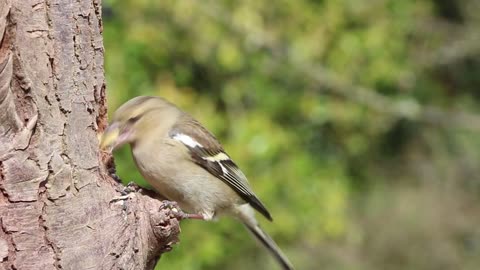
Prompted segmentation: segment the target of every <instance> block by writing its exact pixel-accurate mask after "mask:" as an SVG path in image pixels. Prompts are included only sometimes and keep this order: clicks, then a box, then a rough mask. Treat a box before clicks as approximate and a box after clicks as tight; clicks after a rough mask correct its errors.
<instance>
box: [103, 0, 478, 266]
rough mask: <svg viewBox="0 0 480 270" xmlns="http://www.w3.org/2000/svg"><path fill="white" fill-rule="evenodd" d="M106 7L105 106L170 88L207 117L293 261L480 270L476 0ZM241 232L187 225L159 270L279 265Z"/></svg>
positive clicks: (139, 1) (225, 0)
mask: <svg viewBox="0 0 480 270" xmlns="http://www.w3.org/2000/svg"><path fill="white" fill-rule="evenodd" d="M104 6H105V8H104V19H105V20H104V39H105V48H106V72H107V82H108V103H109V110H110V113H112V112H113V111H114V110H115V108H117V107H118V106H120V105H121V104H122V103H123V102H125V101H126V100H128V99H130V98H132V97H134V96H137V95H160V96H164V97H166V98H167V99H169V100H170V101H172V102H174V103H176V104H177V105H179V106H180V107H182V108H184V109H185V110H186V111H188V112H190V113H191V114H192V115H194V116H195V117H196V118H197V119H199V120H200V121H201V122H202V123H204V124H205V125H206V126H207V127H208V128H209V129H210V130H212V131H213V132H214V133H215V134H216V135H217V136H218V137H219V139H220V140H221V141H222V142H223V143H224V146H225V148H226V149H227V151H228V152H229V153H230V155H231V156H232V157H233V158H234V159H235V160H236V162H237V163H238V164H239V166H240V167H241V168H242V169H243V171H244V172H245V173H246V175H247V176H249V179H250V181H251V183H252V185H253V188H254V190H255V191H256V193H257V194H258V195H259V196H260V198H262V200H263V201H264V202H265V203H266V205H267V206H268V208H269V209H270V211H271V212H272V214H273V217H274V220H275V222H274V223H267V222H262V223H263V225H264V227H265V229H266V230H267V231H268V232H269V233H271V234H272V237H273V238H274V239H276V241H277V242H278V244H279V245H280V246H281V247H282V248H283V249H284V251H285V252H286V253H287V254H288V255H289V257H290V258H291V260H292V261H293V262H294V264H295V265H296V266H297V269H356V270H358V269H432V270H433V269H435V270H439V269H479V268H480V259H479V258H480V227H478V226H477V225H478V224H479V221H480V220H479V218H480V204H479V201H480V200H479V188H480V185H479V184H480V182H479V175H480V167H479V165H478V164H479V163H478V161H479V158H480V140H479V139H478V138H479V134H478V132H479V131H480V115H478V114H477V113H478V111H479V108H480V106H479V105H480V92H479V86H480V57H479V56H480V31H478V29H480V2H479V1H476V0H462V1H460V0H456V1H455V0H452V1H448V0H421V1H414V0H404V1H395V0H370V1H365V0H342V1H332V0H318V1H313V0H299V1H286V0H281V1H275V2H272V1H253V0H245V1H230V0H222V1H194V0H178V1H171V0H122V1H118V0H105V3H104ZM159 154H161V153H159ZM115 157H116V162H117V169H118V174H119V175H120V177H121V178H122V179H123V180H124V181H125V182H129V181H132V180H134V181H136V182H139V183H141V184H143V185H145V183H144V182H143V179H142V178H141V176H140V175H139V174H138V173H137V172H136V169H135V166H134V164H133V162H132V161H131V157H130V153H129V149H123V150H122V151H120V152H119V153H116V155H115ZM247 237H249V236H248V235H247V233H246V232H245V231H244V230H243V228H241V225H239V224H236V223H235V222H233V221H230V220H228V219H221V220H220V221H219V222H216V223H205V222H197V221H184V222H183V223H182V234H181V243H180V244H179V245H178V246H176V247H175V248H174V250H173V251H172V252H170V253H167V254H165V255H164V256H162V259H161V260H160V263H159V266H158V267H157V269H192V270H193V269H249V268H251V269H278V267H277V266H276V265H274V263H273V262H272V260H271V259H270V258H269V256H268V254H267V252H266V251H263V250H261V251H260V249H259V248H258V247H257V246H256V244H255V242H254V241H253V240H251V239H248V238H247Z"/></svg>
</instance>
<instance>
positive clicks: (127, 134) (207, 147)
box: [101, 96, 294, 270]
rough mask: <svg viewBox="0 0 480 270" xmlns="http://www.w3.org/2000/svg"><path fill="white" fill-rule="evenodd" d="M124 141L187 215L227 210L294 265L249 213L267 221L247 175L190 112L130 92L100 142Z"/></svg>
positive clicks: (114, 145) (282, 260)
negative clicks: (133, 95)
mask: <svg viewBox="0 0 480 270" xmlns="http://www.w3.org/2000/svg"><path fill="white" fill-rule="evenodd" d="M127 143H129V144H130V145H131V148H132V154H133V157H134V160H135V163H136V164H137V166H138V169H139V170H140V172H141V174H142V175H143V177H144V178H145V179H146V180H147V181H148V183H150V185H152V187H153V188H154V189H155V191H156V192H158V193H159V194H161V195H162V196H164V197H165V198H167V199H168V200H170V201H175V202H177V203H178V204H179V206H180V207H181V209H182V210H184V211H187V212H188V213H190V214H187V217H190V218H200V219H203V220H211V219H213V218H215V217H217V216H221V215H230V216H233V217H235V218H237V219H238V220H240V221H241V222H243V224H245V226H246V228H247V229H248V230H249V231H250V232H251V233H252V234H253V235H254V236H255V237H256V238H257V239H259V240H260V242H261V243H262V244H263V245H264V246H265V247H266V248H267V249H268V250H269V251H270V252H271V254H272V255H273V256H274V257H275V259H276V260H277V261H278V262H279V263H280V265H281V266H282V267H283V269H285V270H292V269H294V268H293V266H292V264H291V263H290V262H289V260H288V259H287V257H286V256H285V255H284V254H283V253H282V251H281V250H280V248H279V247H278V246H277V245H276V244H275V242H274V241H273V240H272V238H270V236H268V234H267V233H265V232H264V231H263V230H262V229H261V228H260V226H259V224H258V221H257V220H256V219H255V214H254V209H255V210H257V211H258V212H260V213H261V214H262V215H263V216H265V217H266V218H267V219H268V220H270V221H272V217H271V215H270V213H269V212H268V210H267V209H266V208H265V206H264V205H263V203H262V202H261V201H260V200H259V199H258V197H257V196H256V195H255V194H254V193H253V191H252V189H251V188H250V185H249V183H248V181H247V178H246V177H245V175H244V174H243V173H242V171H240V169H239V168H238V167H237V165H236V164H235V163H234V162H233V161H232V160H231V159H230V157H229V156H228V154H227V153H226V152H225V151H224V149H223V147H222V145H221V144H220V143H219V142H218V140H217V139H216V138H215V136H214V135H212V133H210V132H209V131H208V130H207V129H206V128H204V127H203V126H202V125H201V124H200V123H199V122H198V121H197V120H195V119H194V118H193V117H192V116H190V115H189V114H187V113H185V112H183V111H182V110H180V109H179V108H178V107H177V106H175V105H174V104H172V103H170V102H168V101H166V100H165V99H163V98H160V97H149V96H140V97H136V98H134V99H132V100H130V101H128V102H126V103H125V104H123V105H122V106H121V107H120V108H119V109H118V110H117V111H116V112H115V115H114V117H113V121H112V123H111V124H110V125H109V127H108V128H107V130H106V131H105V133H104V134H103V136H102V139H101V148H110V149H113V150H115V149H116V148H118V147H120V146H121V145H123V144H127Z"/></svg>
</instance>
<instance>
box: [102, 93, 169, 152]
mask: <svg viewBox="0 0 480 270" xmlns="http://www.w3.org/2000/svg"><path fill="white" fill-rule="evenodd" d="M172 106H173V105H172V104H171V103H169V102H168V101H166V100H164V99H163V98H160V97H150V96H139V97H136V98H133V99H131V100H129V101H127V102H126V103H125V104H123V105H122V106H120V108H118V109H117V111H116V112H115V113H114V116H113V119H112V121H111V122H110V124H109V125H108V127H107V129H106V130H105V132H104V133H103V135H102V137H101V139H100V148H102V149H107V150H109V151H113V150H115V149H117V148H119V147H120V146H122V145H124V144H128V143H135V142H136V141H137V140H139V139H140V138H141V137H142V136H145V134H146V133H148V132H149V130H152V129H155V128H156V126H157V125H159V124H161V123H162V122H164V121H162V119H160V118H168V117H169V111H172V110H169V109H171V108H173V107H172ZM170 116H171V113H170Z"/></svg>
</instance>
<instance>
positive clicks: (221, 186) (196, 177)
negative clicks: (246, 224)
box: [136, 153, 240, 217]
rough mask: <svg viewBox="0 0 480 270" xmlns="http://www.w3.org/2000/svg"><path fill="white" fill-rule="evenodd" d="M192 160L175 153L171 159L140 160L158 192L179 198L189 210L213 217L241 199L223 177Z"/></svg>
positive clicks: (181, 203) (177, 200)
mask: <svg viewBox="0 0 480 270" xmlns="http://www.w3.org/2000/svg"><path fill="white" fill-rule="evenodd" d="M156 154H159V155H161V153H156ZM190 162H191V161H189V160H185V159H182V158H181V157H179V158H176V156H175V155H170V156H169V157H168V162H167V161H164V158H158V159H157V162H155V163H151V162H150V163H147V162H145V163H144V162H142V160H139V159H136V163H137V165H138V167H139V169H140V172H141V173H142V175H143V177H144V178H145V179H146V180H147V181H148V182H149V184H150V185H152V187H153V188H154V189H155V191H156V192H158V193H159V194H161V195H163V196H164V197H166V198H167V199H168V200H171V201H176V202H177V203H178V204H179V205H180V207H181V208H182V210H184V211H186V212H190V213H201V214H204V215H207V216H210V217H213V216H215V215H217V214H221V213H222V212H224V211H228V210H230V208H231V207H232V206H233V205H234V204H236V203H237V201H239V200H240V199H239V196H238V195H237V194H236V193H235V192H234V191H233V190H232V189H231V188H230V187H229V186H228V185H226V184H225V183H224V182H223V181H222V180H220V179H218V178H215V177H214V176H213V175H211V174H210V173H209V172H207V171H206V170H204V169H203V168H201V167H197V166H196V165H194V166H191V164H190ZM182 163H185V164H182ZM187 163H188V164H187ZM181 168H189V169H188V170H185V169H181Z"/></svg>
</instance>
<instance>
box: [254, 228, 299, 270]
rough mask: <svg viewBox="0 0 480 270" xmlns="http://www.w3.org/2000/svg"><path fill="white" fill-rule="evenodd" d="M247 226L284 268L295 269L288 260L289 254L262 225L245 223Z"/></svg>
mask: <svg viewBox="0 0 480 270" xmlns="http://www.w3.org/2000/svg"><path fill="white" fill-rule="evenodd" d="M244 224H245V227H246V228H247V229H248V230H249V231H250V232H251V233H252V234H253V235H254V236H255V237H256V238H257V239H258V240H259V241H260V242H261V243H262V244H263V245H264V246H265V247H266V248H267V249H268V250H269V251H270V253H271V254H272V255H273V257H274V258H275V259H276V260H277V261H278V263H279V264H280V265H281V266H282V268H283V269H284V270H294V269H295V268H293V265H292V264H291V263H290V261H289V260H288V258H287V256H285V254H283V252H282V251H281V250H280V248H279V247H278V246H277V244H276V243H275V241H273V239H272V238H271V237H270V236H269V235H268V234H267V233H266V232H265V231H263V230H262V228H260V226H258V225H255V226H251V225H249V224H248V223H244Z"/></svg>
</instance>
